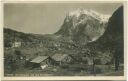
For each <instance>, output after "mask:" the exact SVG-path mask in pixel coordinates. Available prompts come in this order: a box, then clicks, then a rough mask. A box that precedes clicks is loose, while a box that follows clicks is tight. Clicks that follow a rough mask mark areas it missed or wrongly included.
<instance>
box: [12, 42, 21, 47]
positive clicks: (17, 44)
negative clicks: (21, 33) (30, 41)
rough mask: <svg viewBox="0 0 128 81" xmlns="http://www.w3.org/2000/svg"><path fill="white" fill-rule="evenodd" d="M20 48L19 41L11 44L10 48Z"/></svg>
mask: <svg viewBox="0 0 128 81" xmlns="http://www.w3.org/2000/svg"><path fill="white" fill-rule="evenodd" d="M20 46H21V42H20V41H17V42H16V41H15V42H14V43H13V44H12V47H20Z"/></svg>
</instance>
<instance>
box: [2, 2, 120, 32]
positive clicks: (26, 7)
mask: <svg viewBox="0 0 128 81" xmlns="http://www.w3.org/2000/svg"><path fill="white" fill-rule="evenodd" d="M121 5H122V4H121V3H5V4H4V27H6V28H11V29H14V30H17V31H21V32H24V33H34V34H53V33H55V32H57V31H58V30H59V29H60V28H61V25H62V24H63V21H64V18H65V16H66V13H68V12H71V11H74V10H76V9H78V8H83V9H91V10H94V11H97V12H99V13H102V14H105V15H112V14H113V12H114V11H115V10H116V9H118V8H119V7H120V6H121Z"/></svg>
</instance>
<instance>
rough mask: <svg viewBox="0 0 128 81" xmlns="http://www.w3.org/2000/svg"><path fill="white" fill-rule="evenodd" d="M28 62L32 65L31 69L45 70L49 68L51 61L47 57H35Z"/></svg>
mask: <svg viewBox="0 0 128 81" xmlns="http://www.w3.org/2000/svg"><path fill="white" fill-rule="evenodd" d="M30 62H31V63H33V68H37V67H41V68H42V69H45V68H46V67H48V66H50V65H51V63H52V62H53V61H52V59H51V58H50V57H49V56H37V57H36V58H34V59H33V60H31V61H30Z"/></svg>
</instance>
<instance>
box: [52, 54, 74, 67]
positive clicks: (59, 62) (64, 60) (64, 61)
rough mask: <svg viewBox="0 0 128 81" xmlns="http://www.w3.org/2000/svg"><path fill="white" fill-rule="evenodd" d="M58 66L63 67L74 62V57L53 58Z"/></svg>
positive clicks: (57, 55)
mask: <svg viewBox="0 0 128 81" xmlns="http://www.w3.org/2000/svg"><path fill="white" fill-rule="evenodd" d="M51 58H52V59H53V60H54V61H55V63H56V64H57V65H63V64H67V63H71V62H72V60H73V59H72V57H70V56H69V55H68V54H55V55H53V56H52V57H51Z"/></svg>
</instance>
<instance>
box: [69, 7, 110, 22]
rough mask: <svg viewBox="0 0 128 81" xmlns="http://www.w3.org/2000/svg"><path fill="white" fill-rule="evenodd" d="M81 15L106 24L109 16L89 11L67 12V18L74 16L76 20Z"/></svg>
mask: <svg viewBox="0 0 128 81" xmlns="http://www.w3.org/2000/svg"><path fill="white" fill-rule="evenodd" d="M81 14H86V15H89V16H92V17H93V18H95V19H97V20H99V21H101V22H106V21H108V19H109V18H110V15H103V14H101V13H98V12H96V11H94V10H89V9H77V10H75V11H72V12H69V13H68V16H69V17H72V16H75V17H76V18H78V17H79V16H80V15H81Z"/></svg>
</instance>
